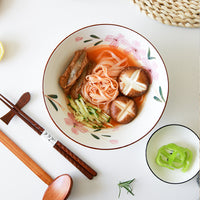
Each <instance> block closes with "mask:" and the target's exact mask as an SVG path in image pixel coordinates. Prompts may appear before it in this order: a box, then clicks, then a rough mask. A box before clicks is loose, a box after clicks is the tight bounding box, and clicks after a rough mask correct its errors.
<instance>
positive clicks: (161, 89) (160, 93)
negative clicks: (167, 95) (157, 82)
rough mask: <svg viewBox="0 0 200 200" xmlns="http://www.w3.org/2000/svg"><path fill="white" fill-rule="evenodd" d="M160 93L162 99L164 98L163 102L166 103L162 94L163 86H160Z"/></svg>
mask: <svg viewBox="0 0 200 200" xmlns="http://www.w3.org/2000/svg"><path fill="white" fill-rule="evenodd" d="M159 93H160V97H161V98H162V100H163V101H164V102H165V99H164V97H163V93H162V88H161V86H159Z"/></svg>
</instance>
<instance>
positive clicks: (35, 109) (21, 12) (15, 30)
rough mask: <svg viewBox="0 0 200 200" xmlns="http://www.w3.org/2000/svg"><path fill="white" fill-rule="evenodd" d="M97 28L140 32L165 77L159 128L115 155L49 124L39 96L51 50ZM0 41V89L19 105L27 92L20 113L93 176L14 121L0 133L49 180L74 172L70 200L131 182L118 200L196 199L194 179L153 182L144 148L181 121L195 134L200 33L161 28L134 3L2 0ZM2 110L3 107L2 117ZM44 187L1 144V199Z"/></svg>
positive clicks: (37, 193)
mask: <svg viewBox="0 0 200 200" xmlns="http://www.w3.org/2000/svg"><path fill="white" fill-rule="evenodd" d="M96 23H115V24H120V25H123V26H127V27H129V28H131V29H133V30H135V31H137V32H139V33H141V34H142V35H143V36H145V37H146V38H147V39H149V40H150V41H151V42H152V43H153V44H154V46H155V47H156V48H157V49H158V51H159V52H160V54H161V56H162V57H163V59H164V62H165V64H166V67H167V71H168V74H169V83H170V84H169V86H170V87H169V88H170V89H169V91H170V92H169V99H168V103H167V107H166V110H165V112H164V114H163V116H162V118H161V120H160V121H159V123H158V124H157V125H156V127H155V128H154V129H153V130H152V132H151V133H150V134H149V135H147V136H146V137H145V138H143V139H142V140H141V141H139V142H138V143H136V144H133V145H131V146H129V147H126V148H123V149H118V150H110V151H101V150H93V149H89V148H86V147H83V146H80V145H78V144H76V143H74V142H73V141H71V140H70V139H68V138H66V136H64V135H63V134H62V133H61V132H60V131H59V130H57V128H56V126H55V125H54V124H53V122H52V121H51V119H50V117H49V115H48V113H47V111H46V108H45V105H44V102H43V97H42V77H43V71H44V68H45V64H46V62H47V59H48V57H49V55H50V53H51V52H52V50H53V49H54V48H55V47H56V45H57V44H58V43H59V42H60V41H61V40H62V39H64V38H65V37H66V36H67V35H68V34H70V33H72V32H73V31H75V30H77V29H79V28H81V27H84V26H87V25H91V24H96ZM0 41H2V42H3V44H4V48H5V55H4V58H3V60H2V61H1V62H0V86H1V87H0V92H1V93H2V94H4V95H5V96H6V97H7V98H9V99H10V100H11V101H13V102H16V101H17V100H18V98H19V97H20V96H21V94H22V93H24V92H27V91H29V92H30V93H31V101H30V102H29V103H28V105H26V106H25V107H24V108H23V110H24V111H25V112H26V113H27V114H28V115H30V116H31V117H32V118H33V119H35V121H37V122H38V123H39V124H40V125H42V126H43V127H45V128H46V129H47V130H50V131H51V133H52V135H54V136H55V137H56V138H58V139H59V140H60V141H61V142H62V143H63V144H65V145H66V146H68V147H69V149H71V150H72V151H73V152H74V153H76V154H77V155H79V157H81V158H82V159H83V160H84V161H85V162H87V163H88V164H89V165H91V166H92V167H93V168H94V169H95V170H96V171H97V172H98V175H97V177H95V178H94V179H93V180H88V179H87V178H86V177H85V176H84V175H82V173H80V172H79V171H78V170H77V169H76V168H75V167H74V166H73V165H72V164H71V163H70V162H69V161H67V160H66V159H65V158H64V157H63V156H61V155H60V154H59V153H58V152H57V151H56V150H55V149H53V148H52V149H51V148H49V146H48V145H47V146H46V144H45V143H44V142H43V140H41V138H40V137H39V135H37V134H36V132H34V131H33V130H32V129H31V128H30V127H28V126H27V125H26V124H25V123H24V122H23V121H21V120H20V119H19V118H17V117H15V118H14V119H13V120H12V122H11V123H10V124H9V125H8V126H7V125H5V124H4V123H3V122H2V121H1V122H0V129H1V130H2V131H3V132H4V133H6V135H7V136H9V137H10V138H11V139H12V140H14V141H15V142H16V143H17V144H18V145H19V146H20V147H21V148H22V149H23V150H24V151H25V152H26V153H27V154H28V155H30V156H31V158H32V159H33V160H34V161H36V162H37V163H38V164H39V165H40V166H41V167H42V168H43V169H44V170H46V172H48V173H49V174H50V175H51V176H52V177H53V178H55V177H57V176H59V175H61V174H65V173H68V174H70V175H71V177H72V178H73V183H74V184H73V188H72V191H71V195H70V197H69V199H73V200H102V199H105V200H107V199H109V200H115V199H118V191H119V190H118V186H117V184H118V183H119V181H126V180H130V179H132V178H135V179H136V180H135V182H134V183H133V192H134V194H135V196H131V195H130V194H127V192H126V191H125V190H122V193H121V197H120V198H119V199H123V200H129V199H130V200H131V199H135V200H145V199H154V200H161V199H162V200H169V199H170V200H180V199H181V200H198V199H199V187H198V184H197V182H196V177H195V178H194V179H192V180H190V181H189V182H187V183H184V184H178V185H171V184H167V183H164V182H162V181H160V180H159V179H157V178H156V177H155V176H154V175H153V174H152V173H151V171H150V170H149V168H148V166H147V164H146V161H145V146H146V143H147V141H148V139H149V137H150V136H151V134H152V133H153V131H155V130H156V129H158V128H159V127H161V126H163V125H166V124H170V123H180V124H184V125H186V126H188V127H190V128H191V129H193V130H194V131H195V132H196V133H199V110H198V108H199V81H198V79H199V67H200V65H199V56H200V54H199V52H200V29H190V28H181V27H173V26H168V25H164V24H162V23H160V22H157V21H155V20H153V19H151V18H149V17H147V16H146V15H145V14H143V13H141V12H140V11H139V9H138V7H137V6H135V5H134V4H133V3H132V1H131V0H101V1H97V0H96V1H95V0H42V1H41V0H28V1H27V0H1V1H0ZM7 110H8V109H7V108H5V106H4V105H3V104H2V103H1V104H0V114H1V116H2V115H3V114H4V113H5V112H6V111H7ZM46 188H47V185H45V184H44V183H43V182H42V181H41V180H40V179H39V178H38V177H37V176H36V175H35V174H33V173H32V172H31V171H30V170H29V169H28V168H27V167H26V166H25V165H24V164H23V163H22V162H21V161H19V160H18V159H17V158H16V157H15V156H14V155H13V154H12V153H11V152H9V150H8V149H7V148H6V147H4V146H3V145H2V144H0V199H1V200H14V199H15V200H27V199H28V200H40V199H42V197H43V194H44V192H45V190H46Z"/></svg>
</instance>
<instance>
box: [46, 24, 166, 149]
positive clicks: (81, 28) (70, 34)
mask: <svg viewBox="0 0 200 200" xmlns="http://www.w3.org/2000/svg"><path fill="white" fill-rule="evenodd" d="M102 25H103V26H105V25H106V26H117V27H121V28H125V29H127V30H130V31H132V32H134V33H136V34H138V35H139V36H141V37H142V38H144V39H145V40H146V41H147V42H148V43H149V44H151V45H152V47H153V48H154V49H155V51H156V52H157V53H158V55H159V56H160V58H161V60H162V63H163V65H164V67H165V71H166V75H167V84H168V90H167V97H166V101H165V105H164V108H163V111H162V113H161V115H160V117H159V118H158V120H157V122H156V123H155V124H154V125H153V126H152V128H151V129H150V130H149V131H148V132H147V133H146V134H145V135H143V136H142V137H141V138H139V139H138V140H136V141H134V142H131V143H129V144H126V145H123V146H120V147H114V148H97V147H91V146H88V145H85V144H82V143H80V142H78V141H76V140H74V139H72V138H71V137H70V136H68V135H67V134H66V133H64V131H63V130H62V129H61V128H60V127H59V126H58V125H57V123H56V122H55V121H54V119H53V118H52V116H51V114H50V112H49V110H48V108H47V105H46V101H45V95H44V76H45V72H46V69H47V65H48V63H49V60H50V58H51V57H52V55H53V54H54V52H55V51H56V49H57V48H58V47H59V46H60V45H61V44H62V43H63V42H64V41H65V40H66V39H68V38H69V37H70V36H71V35H73V34H75V33H77V32H79V31H81V30H83V29H87V28H90V27H94V26H102ZM42 95H43V100H44V103H45V107H46V109H47V112H48V114H49V116H50V118H51V120H52V121H53V123H54V124H55V125H56V127H57V128H58V129H59V130H60V131H61V132H62V133H63V134H64V135H65V136H67V137H68V138H69V139H70V140H72V141H74V142H76V143H77V144H80V145H82V146H84V147H87V148H90V149H96V150H115V149H120V148H124V147H127V146H130V145H132V144H134V143H136V142H138V141H140V140H141V139H143V138H144V137H145V136H147V135H148V134H149V133H150V132H151V131H152V130H153V128H154V127H155V126H156V125H157V123H158V122H159V121H160V119H161V117H162V115H163V113H164V111H165V108H166V105H167V101H168V96H169V77H168V73H167V68H166V65H165V63H164V60H163V58H162V57H161V55H160V53H159V52H158V50H157V49H156V48H155V46H154V45H153V44H152V43H151V42H150V41H149V40H148V39H147V38H145V37H144V36H143V35H141V34H140V33H138V32H136V31H134V30H133V29H131V28H128V27H125V26H123V25H118V24H109V23H105V24H93V25H89V26H85V27H83V28H80V29H78V30H76V31H74V32H72V33H71V34H69V35H68V36H66V37H65V38H64V39H63V40H61V42H59V44H58V45H57V46H56V47H55V48H54V50H53V51H52V53H51V55H50V56H49V58H48V60H47V63H46V65H45V69H44V73H43V79H42Z"/></svg>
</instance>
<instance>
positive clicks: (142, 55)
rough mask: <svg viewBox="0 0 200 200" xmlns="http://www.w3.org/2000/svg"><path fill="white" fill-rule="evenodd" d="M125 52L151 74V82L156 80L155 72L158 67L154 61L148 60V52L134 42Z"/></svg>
mask: <svg viewBox="0 0 200 200" xmlns="http://www.w3.org/2000/svg"><path fill="white" fill-rule="evenodd" d="M126 51H128V52H130V53H132V54H133V56H134V57H135V58H136V59H137V60H138V61H139V62H141V64H142V66H143V67H144V68H145V69H146V70H147V71H149V73H150V74H151V77H152V80H157V79H158V72H157V71H156V70H157V68H158V65H157V62H156V61H154V60H150V59H149V58H148V51H149V50H144V49H142V48H141V45H140V43H139V42H138V41H134V42H133V43H132V44H130V45H128V46H127V48H126Z"/></svg>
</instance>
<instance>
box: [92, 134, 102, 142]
mask: <svg viewBox="0 0 200 200" xmlns="http://www.w3.org/2000/svg"><path fill="white" fill-rule="evenodd" d="M91 135H92V136H93V137H94V138H95V139H97V140H99V139H100V138H99V137H98V136H97V135H95V134H92V133H91Z"/></svg>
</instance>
